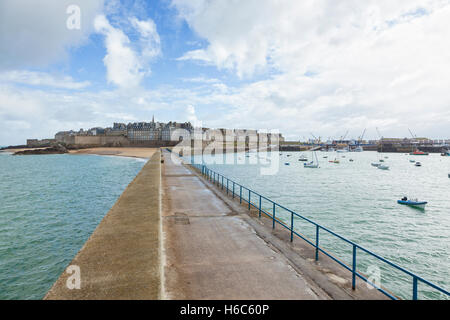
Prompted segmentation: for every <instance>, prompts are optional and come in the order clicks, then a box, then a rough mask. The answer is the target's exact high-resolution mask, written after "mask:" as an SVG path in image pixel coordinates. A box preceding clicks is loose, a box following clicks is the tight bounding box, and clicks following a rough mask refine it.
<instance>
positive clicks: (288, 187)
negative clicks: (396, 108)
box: [204, 152, 450, 299]
mask: <svg viewBox="0 0 450 320" xmlns="http://www.w3.org/2000/svg"><path fill="white" fill-rule="evenodd" d="M277 154H278V153H277ZM288 154H290V155H291V157H288V156H287V155H288ZM306 154H307V155H308V157H309V158H310V159H311V157H312V154H311V153H306ZM299 156H300V154H299V153H289V152H283V153H282V155H281V156H280V160H279V162H280V166H279V168H278V169H279V170H278V171H277V172H276V174H274V175H261V173H260V168H259V167H260V166H259V165H250V164H248V163H247V164H240V165H238V164H234V165H226V164H220V165H218V164H209V165H208V167H210V168H211V169H213V170H216V171H217V172H219V173H222V174H223V175H225V176H227V177H229V178H230V179H233V180H235V181H236V182H238V183H240V184H242V185H244V186H246V187H249V188H251V189H252V190H254V191H256V192H258V193H260V194H262V195H264V196H267V197H268V198H270V199H272V200H274V201H276V202H278V203H279V204H281V205H284V206H285V207H287V208H289V209H292V210H294V211H295V212H297V213H299V214H301V215H303V216H305V217H308V218H310V219H312V220H313V221H315V222H317V223H319V224H321V225H323V226H325V227H327V228H329V229H331V230H332V231H334V232H337V233H338V234H340V235H342V236H344V237H346V238H347V239H349V240H352V241H354V242H356V243H357V244H359V245H362V246H363V247H365V248H367V249H369V250H371V251H373V252H375V253H377V254H379V255H381V256H382V257H384V258H387V259H388V260H390V261H392V262H394V263H396V264H398V265H400V266H402V267H404V268H406V269H407V270H410V271H412V272H414V273H416V274H417V275H419V276H421V277H423V278H425V279H427V280H429V281H432V282H434V283H435V284H438V285H439V286H442V287H443V288H445V289H446V290H449V289H450V179H449V178H448V173H450V157H441V156H440V155H439V154H431V155H429V156H421V157H419V156H418V157H415V158H414V157H412V156H409V155H405V154H383V155H382V157H383V158H384V157H385V156H387V157H389V158H388V159H385V161H386V164H388V165H389V166H390V170H389V171H383V170H380V169H377V168H375V167H372V166H371V165H370V163H371V162H377V161H378V159H379V157H380V155H379V154H378V153H376V152H363V153H345V154H340V155H338V154H337V153H327V152H318V153H317V156H318V158H319V162H320V165H321V167H320V168H319V169H306V168H304V167H303V162H299V161H298V158H299ZM324 156H328V157H329V158H328V159H324V158H323V157H324ZM336 156H339V157H341V159H340V160H341V163H340V164H333V163H329V162H328V160H331V159H334V158H335V157H336ZM238 157H239V158H241V160H243V159H244V161H247V162H248V161H250V159H254V160H258V158H257V155H256V154H251V157H250V158H246V157H245V156H244V155H243V154H240V155H238ZM260 157H261V158H264V157H262V156H260ZM343 157H345V158H343ZM220 158H221V156H218V158H217V159H220ZM350 158H352V159H354V162H350V161H349V159H350ZM413 158H414V159H416V160H417V161H421V162H422V165H423V166H422V167H415V166H414V164H413V163H410V162H409V159H413ZM204 160H205V161H207V162H209V163H210V162H211V161H210V160H211V159H210V158H208V157H205V158H204ZM285 162H289V163H290V165H289V166H286V165H284V163H285ZM405 195H406V196H408V197H409V198H413V197H418V198H419V199H421V200H426V201H428V202H429V204H428V205H427V207H426V210H425V211H421V210H417V209H413V208H410V207H406V206H401V205H398V204H397V203H396V201H397V199H400V198H401V197H403V196H405ZM244 196H246V195H244ZM255 201H256V200H255ZM256 204H257V202H256ZM263 206H264V207H265V208H266V209H267V210H270V211H271V206H270V204H268V203H264V202H263ZM277 216H278V217H282V218H283V219H284V220H285V221H286V222H287V224H288V225H290V215H288V214H287V212H282V210H279V211H278V212H277ZM295 225H296V229H297V230H298V231H300V232H301V233H303V234H305V235H307V236H308V237H309V238H310V239H315V229H314V227H313V226H311V225H308V224H304V223H302V222H301V221H300V220H296V221H295ZM296 241H301V240H300V239H299V240H296ZM320 243H321V245H322V246H323V247H324V248H325V249H326V250H328V251H330V252H332V253H333V254H334V255H335V256H338V257H339V258H341V259H342V260H344V261H345V262H347V264H348V265H351V252H352V251H351V250H352V247H351V246H350V245H348V244H346V243H344V242H343V241H340V240H337V239H336V238H332V237H330V236H326V235H325V233H324V232H323V233H322V234H321V238H320ZM357 261H358V270H360V271H362V272H364V273H366V274H376V271H375V272H373V270H376V269H373V267H378V268H379V270H380V274H381V285H382V286H384V287H385V288H387V289H389V290H390V291H391V292H393V293H394V294H396V295H398V296H400V297H402V298H408V299H410V298H411V296H412V278H411V277H410V276H405V275H404V274H402V273H401V272H397V271H395V269H393V268H392V267H388V266H387V265H386V264H384V263H380V262H379V261H377V260H376V259H374V258H370V257H369V256H368V255H367V254H364V253H361V252H358V255H357ZM369 267H370V268H371V269H368V268H369ZM419 298H425V299H448V297H447V296H444V295H441V294H438V293H436V291H435V290H434V289H430V288H429V287H426V286H425V285H423V284H420V283H419Z"/></svg>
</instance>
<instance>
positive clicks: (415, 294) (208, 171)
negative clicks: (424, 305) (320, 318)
mask: <svg viewBox="0 0 450 320" xmlns="http://www.w3.org/2000/svg"><path fill="white" fill-rule="evenodd" d="M167 150H168V151H169V152H171V150H169V149H167ZM181 158H182V157H181ZM190 165H192V166H193V167H196V168H197V169H199V170H201V172H202V174H203V175H206V176H208V177H209V178H211V173H213V174H214V182H216V180H215V177H216V175H217V176H218V177H222V188H223V187H224V184H223V179H226V180H227V185H226V188H227V192H228V191H229V188H228V184H229V183H230V182H232V183H233V196H234V187H235V186H236V185H237V186H238V187H240V188H242V189H243V190H246V191H248V192H249V196H250V197H251V194H252V193H253V194H254V195H256V196H257V197H259V199H260V202H259V205H260V207H257V206H256V205H255V204H254V203H252V202H251V199H249V200H248V201H247V200H246V199H245V198H243V197H242V193H241V195H240V201H241V202H242V200H244V202H247V203H248V204H249V209H250V206H253V207H254V208H256V209H258V210H259V212H260V217H261V213H264V214H265V215H267V216H268V217H270V218H272V220H273V227H274V228H275V224H276V223H278V224H280V225H281V226H283V227H284V228H286V229H288V230H290V231H291V241H293V235H294V234H295V235H296V236H297V237H299V238H301V239H302V240H304V241H306V242H307V243H308V244H310V245H312V246H314V247H315V248H316V260H318V252H322V253H323V254H325V255H327V256H328V257H330V258H331V259H332V260H334V261H335V262H337V263H338V264H340V265H342V266H343V267H345V268H346V269H347V270H349V271H351V272H352V276H353V277H352V288H353V289H355V281H356V280H355V278H356V276H357V277H359V278H360V279H362V280H364V281H365V282H367V283H369V284H370V285H372V286H373V287H374V288H376V289H377V290H378V291H380V292H381V293H383V294H384V295H386V296H388V297H389V298H391V299H394V300H396V299H397V297H395V296H394V295H393V294H391V293H389V292H388V291H387V290H385V289H383V288H381V287H378V286H377V285H376V284H374V283H372V282H371V281H369V280H368V279H367V278H366V277H364V276H363V275H361V274H360V273H359V272H358V271H357V270H356V249H360V250H362V251H364V252H366V253H367V254H369V255H371V256H373V257H375V258H377V259H378V260H380V261H382V262H384V263H387V264H388V265H390V266H391V267H394V268H396V269H397V270H399V271H402V272H403V273H405V274H407V275H409V276H411V277H412V278H413V299H414V300H417V299H418V288H417V286H418V281H420V282H422V283H424V284H426V285H428V286H430V287H432V288H434V289H436V290H438V291H439V292H441V293H443V294H446V295H448V296H450V292H449V291H447V290H445V289H444V288H441V287H439V286H438V285H436V284H434V283H432V282H430V281H428V280H426V279H423V278H422V277H420V276H418V275H416V274H415V273H413V272H411V271H409V270H406V269H405V268H403V267H400V266H398V265H397V264H395V263H393V262H391V261H389V260H387V259H386V258H383V257H381V256H380V255H378V254H376V253H374V252H372V251H370V250H368V249H366V248H364V247H362V246H360V245H358V244H356V243H355V242H353V241H351V240H349V239H347V238H345V237H343V236H341V235H339V234H337V233H335V232H333V231H331V230H330V229H328V228H326V227H323V226H322V225H320V224H318V223H316V222H314V221H312V220H311V219H309V218H306V217H304V216H302V215H300V214H298V213H296V212H294V211H293V210H291V209H288V208H286V207H285V206H283V205H280V204H279V203H277V202H275V201H273V200H271V199H269V198H267V197H265V196H263V195H261V194H259V193H258V192H255V191H253V190H251V189H249V188H247V187H245V186H243V185H241V184H240V183H237V182H236V181H233V180H231V179H229V178H227V177H225V176H224V175H222V174H220V173H218V172H216V171H214V170H212V169H210V168H208V167H207V166H206V165H204V164H196V163H190ZM217 182H220V179H218V180H217ZM261 199H264V200H266V201H269V202H270V203H271V204H272V205H273V209H275V210H276V208H277V207H278V208H281V209H284V210H286V211H288V212H289V213H291V227H290V228H289V226H288V225H287V224H284V223H283V222H281V220H279V219H277V218H276V217H275V212H273V213H272V214H270V212H267V211H266V210H264V209H262V208H261ZM293 216H296V217H298V218H301V219H303V220H305V221H307V222H309V223H311V224H313V225H314V226H316V244H315V245H314V244H313V242H311V241H310V240H307V239H306V238H304V237H303V236H302V235H300V234H299V233H297V232H296V231H295V230H294V226H293V222H294V220H293ZM320 229H322V230H324V231H326V232H328V233H329V234H331V235H333V236H335V237H337V238H339V239H341V240H343V241H345V242H347V243H348V244H351V245H352V246H353V266H352V267H353V268H351V267H350V266H348V265H346V264H345V263H344V262H342V261H340V260H339V259H338V258H336V257H334V256H332V255H331V254H330V253H328V252H326V251H325V250H324V249H323V248H321V247H320V245H319V243H318V241H319V231H320Z"/></svg>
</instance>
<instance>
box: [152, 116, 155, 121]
mask: <svg viewBox="0 0 450 320" xmlns="http://www.w3.org/2000/svg"><path fill="white" fill-rule="evenodd" d="M152 122H153V123H155V115H153V117H152Z"/></svg>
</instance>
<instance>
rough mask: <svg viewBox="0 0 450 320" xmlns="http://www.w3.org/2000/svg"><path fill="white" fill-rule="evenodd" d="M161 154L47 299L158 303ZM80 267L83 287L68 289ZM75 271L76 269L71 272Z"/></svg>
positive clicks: (63, 274) (139, 175)
mask: <svg viewBox="0 0 450 320" xmlns="http://www.w3.org/2000/svg"><path fill="white" fill-rule="evenodd" d="M160 184H161V153H160V152H159V151H158V152H155V154H154V155H153V156H152V158H151V159H150V160H149V161H148V162H147V164H146V165H145V166H144V168H143V169H142V170H141V172H140V173H139V174H138V175H137V176H136V178H135V179H134V180H133V181H132V182H131V183H130V184H129V185H128V187H127V188H126V189H125V191H124V192H123V194H122V195H121V196H120V198H119V199H118V200H117V202H116V203H115V204H114V206H113V207H112V208H111V210H110V211H109V212H108V213H107V214H106V216H105V217H104V218H103V220H102V221H101V222H100V224H99V225H98V226H97V228H96V229H95V231H94V232H93V234H92V235H91V236H90V238H89V239H88V240H87V241H86V243H85V244H84V246H83V248H82V249H81V250H80V251H79V252H78V254H77V255H76V256H75V258H74V259H73V260H72V262H71V263H70V264H69V266H68V268H66V270H65V271H64V272H63V273H62V274H61V276H60V277H59V279H58V280H57V281H56V282H55V284H54V285H53V287H52V288H51V289H50V291H49V292H48V293H47V295H46V296H45V297H44V299H48V300H56V299H63V300H66V299H67V300H69V299H160V298H161V252H160V251H161V250H160V247H161V242H160V241H161V238H160ZM70 266H76V267H79V270H80V280H81V282H80V289H76V288H74V289H69V287H70V285H69V286H67V283H68V280H69V284H70V283H72V284H74V283H76V282H71V279H74V276H75V274H69V273H67V272H66V271H68V270H73V269H71V268H69V267H70ZM72 272H73V271H72ZM69 277H70V279H69Z"/></svg>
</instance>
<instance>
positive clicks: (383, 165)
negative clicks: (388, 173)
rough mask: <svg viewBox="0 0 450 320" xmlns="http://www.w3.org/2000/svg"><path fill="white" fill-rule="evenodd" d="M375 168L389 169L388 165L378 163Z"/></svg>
mask: <svg viewBox="0 0 450 320" xmlns="http://www.w3.org/2000/svg"><path fill="white" fill-rule="evenodd" d="M377 168H378V169H381V170H389V166H387V165H385V164H380V165H379V166H378V167H377Z"/></svg>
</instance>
